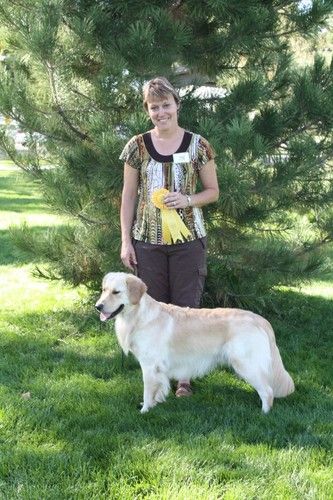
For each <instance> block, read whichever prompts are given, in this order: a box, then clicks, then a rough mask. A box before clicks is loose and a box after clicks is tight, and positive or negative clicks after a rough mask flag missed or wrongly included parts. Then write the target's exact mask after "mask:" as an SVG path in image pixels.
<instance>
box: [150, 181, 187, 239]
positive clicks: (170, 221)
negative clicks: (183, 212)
mask: <svg viewBox="0 0 333 500" xmlns="http://www.w3.org/2000/svg"><path fill="white" fill-rule="evenodd" d="M168 193H169V191H168V190H167V189H164V188H161V189H157V190H156V191H154V192H153V194H152V196H151V201H152V203H153V204H154V205H155V207H156V208H159V209H160V210H161V219H162V237H163V242H164V243H166V244H167V245H170V244H171V243H176V242H177V241H186V240H187V238H188V236H191V233H190V231H189V230H188V229H187V227H186V226H185V224H184V222H183V221H182V220H181V218H180V217H179V214H178V212H177V211H176V210H175V209H174V208H168V207H167V206H166V205H165V203H164V198H165V196H166V195H167V194H168Z"/></svg>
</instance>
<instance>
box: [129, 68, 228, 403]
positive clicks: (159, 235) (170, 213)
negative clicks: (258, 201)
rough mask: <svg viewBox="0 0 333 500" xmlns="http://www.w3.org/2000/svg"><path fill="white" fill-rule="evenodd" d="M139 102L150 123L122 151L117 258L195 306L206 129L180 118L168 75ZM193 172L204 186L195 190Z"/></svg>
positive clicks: (210, 169) (211, 181)
mask: <svg viewBox="0 0 333 500" xmlns="http://www.w3.org/2000/svg"><path fill="white" fill-rule="evenodd" d="M143 104H144V108H145V110H146V111H147V113H148V115H149V118H150V120H151V122H152V124H153V128H152V129H151V130H150V131H148V132H146V133H144V134H139V135H137V136H135V137H133V138H132V139H131V140H130V141H129V142H128V143H127V144H126V146H125V148H124V150H123V152H122V153H121V156H120V159H122V160H124V161H125V167H124V185H123V192H122V203H121V211H120V219H121V234H122V246H121V259H122V262H123V264H124V265H125V266H126V267H127V268H129V269H131V270H137V274H138V276H139V277H140V278H141V279H142V280H143V281H144V282H145V283H146V285H147V287H148V293H149V295H151V296H152V297H153V298H154V299H156V300H158V301H160V302H166V303H171V304H175V305H179V306H188V307H199V306H200V301H201V296H202V292H203V287H204V281H205V276H206V231H205V227H204V221H203V216H202V211H201V207H202V206H204V205H207V204H208V203H212V202H214V201H216V200H217V198H218V194H219V189H218V182H217V176H216V166H215V162H214V156H215V155H214V152H213V150H212V148H211V146H210V145H209V143H208V142H207V141H206V140H205V139H204V138H203V137H201V136H200V135H198V134H194V133H191V132H188V131H185V130H184V129H183V128H182V127H181V126H180V125H179V124H178V111H179V108H180V99H179V96H178V94H177V92H176V90H175V89H174V87H173V86H172V85H171V84H170V82H169V81H168V80H167V79H166V78H162V77H159V78H155V79H153V80H150V81H149V82H148V83H147V84H146V85H145V86H144V89H143ZM198 178H199V180H200V182H201V186H202V189H201V191H199V192H195V190H196V184H197V180H198ZM191 394H192V389H191V386H190V381H189V380H180V381H179V382H178V385H177V390H176V396H178V397H181V396H189V395H191Z"/></svg>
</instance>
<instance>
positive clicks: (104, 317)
mask: <svg viewBox="0 0 333 500" xmlns="http://www.w3.org/2000/svg"><path fill="white" fill-rule="evenodd" d="M123 309H124V304H121V305H120V306H119V307H118V309H116V310H115V311H113V312H112V313H104V312H101V314H100V315H99V319H100V320H101V321H107V320H108V319H112V318H114V317H115V316H117V314H119V313H120V312H121V311H122V310H123Z"/></svg>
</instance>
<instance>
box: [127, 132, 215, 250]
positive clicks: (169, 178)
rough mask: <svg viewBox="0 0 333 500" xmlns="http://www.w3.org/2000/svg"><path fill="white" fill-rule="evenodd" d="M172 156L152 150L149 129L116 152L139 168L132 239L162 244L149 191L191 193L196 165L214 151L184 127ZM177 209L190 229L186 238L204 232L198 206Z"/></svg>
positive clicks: (194, 186)
mask: <svg viewBox="0 0 333 500" xmlns="http://www.w3.org/2000/svg"><path fill="white" fill-rule="evenodd" d="M179 153H185V154H183V155H180V154H179ZM173 156H174V155H161V154H159V153H158V152H157V151H156V149H155V147H154V145H153V141H152V138H151V134H150V132H147V133H145V134H140V135H136V136H134V137H132V139H130V140H129V141H128V143H127V144H126V146H125V147H124V149H123V151H122V153H121V155H120V159H121V160H123V161H124V162H126V163H127V164H128V165H130V166H131V167H133V168H136V169H138V171H139V199H138V204H137V209H136V218H135V222H134V226H133V231H132V235H133V238H134V239H136V240H140V241H145V242H148V243H154V244H164V242H163V238H162V224H161V211H160V210H159V209H158V208H156V207H155V206H154V205H153V203H152V202H151V195H152V193H153V192H154V191H155V190H157V189H160V188H165V189H168V190H169V191H180V192H181V193H183V194H186V195H192V194H194V193H195V190H196V184H197V180H198V173H199V171H200V169H201V168H202V167H203V166H204V165H205V164H206V163H207V162H208V161H209V160H211V159H212V158H214V157H215V153H214V151H213V149H212V147H211V146H210V144H209V143H208V142H207V141H206V139H204V138H203V137H201V136H200V135H198V134H192V133H191V132H187V131H186V132H185V133H184V137H183V140H182V143H181V145H180V146H179V148H178V150H177V151H176V153H175V158H174V157H173ZM177 212H178V214H179V216H180V217H181V219H182V220H183V222H184V223H185V225H186V227H187V228H188V229H189V231H190V233H191V235H190V236H189V237H188V241H192V240H195V239H197V238H202V237H204V236H206V230H205V226H204V220H203V215H202V210H201V208H198V207H186V208H183V209H179V210H177ZM179 243H182V242H179Z"/></svg>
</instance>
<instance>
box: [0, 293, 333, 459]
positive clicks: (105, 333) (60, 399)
mask: <svg viewBox="0 0 333 500" xmlns="http://www.w3.org/2000/svg"><path fill="white" fill-rule="evenodd" d="M278 302H279V306H280V309H281V311H282V313H281V316H280V317H277V316H274V317H273V316H272V315H270V316H268V315H266V316H267V317H269V318H270V320H271V321H272V324H273V326H274V328H275V331H276V337H277V343H278V346H279V348H280V351H281V354H282V358H283V360H284V363H285V366H286V368H287V369H288V371H290V373H291V374H292V376H293V378H294V380H295V384H296V392H295V393H294V394H293V395H291V396H289V397H287V398H284V399H280V400H279V399H277V400H275V403H274V407H273V409H272V411H271V412H270V413H269V414H268V415H263V414H262V413H261V409H260V401H259V397H258V395H257V394H256V393H255V391H254V390H252V389H251V388H250V387H249V386H248V385H247V384H245V383H244V382H243V381H241V380H239V379H237V378H236V377H235V376H234V375H233V374H231V372H230V371H229V370H221V371H215V372H213V373H211V374H209V375H207V376H206V377H205V378H204V379H201V380H197V381H195V382H194V387H195V394H194V396H193V397H191V398H183V399H176V398H175V396H174V395H173V394H172V393H170V395H169V397H168V398H167V401H166V402H165V403H164V404H161V405H158V406H157V407H156V408H154V409H152V410H151V411H150V412H149V413H148V414H145V415H140V413H139V411H138V404H139V402H140V401H141V400H142V378H141V371H140V368H139V366H138V363H137V362H136V361H135V360H134V359H133V358H132V357H131V356H130V357H129V358H126V360H125V363H124V366H122V357H121V353H120V348H119V346H118V344H117V342H116V339H115V334H114V332H113V324H112V323H109V324H107V325H105V326H103V327H102V328H101V327H100V323H99V321H98V319H97V317H96V316H93V315H92V314H90V313H89V314H85V313H84V312H81V313H77V312H75V311H73V312H71V313H68V311H67V312H66V311H60V312H56V313H52V312H50V314H45V315H44V314H27V315H23V316H20V315H12V314H10V313H9V312H8V316H7V318H6V317H4V321H5V322H6V321H8V324H9V323H10V327H9V329H8V332H7V333H6V332H5V334H4V335H2V337H1V342H0V348H1V352H2V356H1V365H0V382H1V384H2V388H3V389H4V388H6V390H5V392H6V394H5V398H4V402H3V404H4V405H5V407H7V410H8V412H9V414H11V415H12V419H13V420H12V426H13V431H14V429H15V425H19V424H18V422H19V421H21V424H20V427H22V425H23V427H24V429H25V431H28V432H29V430H30V431H31V432H35V431H36V430H37V431H38V432H39V431H40V432H41V433H43V429H48V432H51V433H52V434H53V435H56V436H57V437H58V439H60V440H61V441H65V442H66V443H67V444H68V445H69V446H70V447H72V448H73V449H76V447H77V446H79V447H80V450H81V451H82V453H83V454H84V456H85V457H86V459H89V462H94V461H96V463H98V466H99V467H103V465H105V466H108V465H109V461H110V459H111V458H110V457H111V455H112V454H114V453H115V451H116V452H119V453H122V454H124V449H125V450H126V453H129V452H130V450H131V449H137V447H138V446H141V445H142V446H143V445H144V444H145V443H149V442H154V443H157V445H158V446H160V445H161V446H169V445H170V444H171V443H172V446H176V447H179V448H180V449H181V450H182V453H183V454H184V456H186V450H188V451H189V452H190V450H193V446H195V443H197V444H198V445H200V447H201V448H202V447H203V448H205V447H206V446H209V439H210V437H211V436H215V438H216V440H217V443H219V444H220V445H221V444H222V443H224V444H225V443H228V444H230V445H240V444H249V445H252V444H253V445H255V444H261V445H262V444H264V445H266V446H269V447H274V448H278V449H279V448H285V447H289V446H291V445H292V446H297V447H309V448H311V447H317V448H320V449H322V450H327V451H329V450H330V449H331V447H332V444H333V443H332V432H331V415H332V410H333V400H332V385H331V384H332V381H331V353H332V335H331V332H332V329H333V303H332V301H329V300H325V299H323V298H319V297H310V296H302V295H301V294H297V293H295V292H288V293H281V295H280V297H279V300H278ZM26 392H30V393H31V398H29V399H27V400H24V399H22V398H21V397H20V395H21V394H22V393H26ZM22 422H23V423H22ZM15 439H16V437H15ZM207 439H208V441H206V440H207ZM158 443H159V444H158ZM216 447H217V448H218V444H216ZM122 456H123V455H122Z"/></svg>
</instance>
